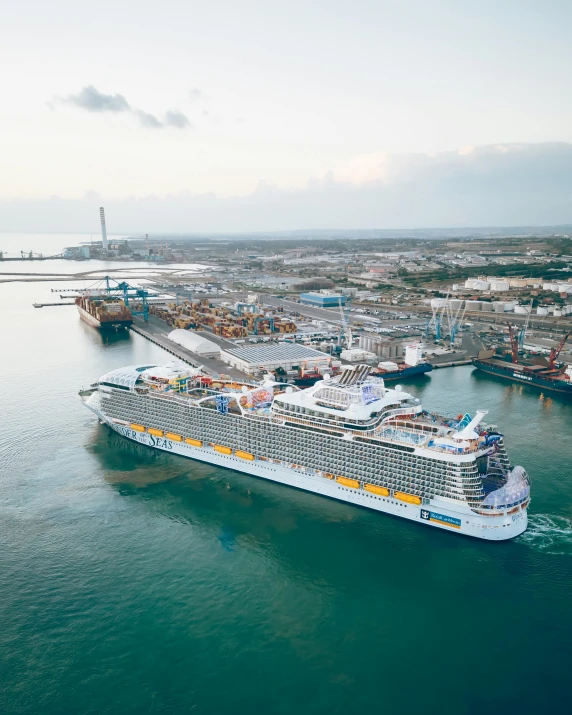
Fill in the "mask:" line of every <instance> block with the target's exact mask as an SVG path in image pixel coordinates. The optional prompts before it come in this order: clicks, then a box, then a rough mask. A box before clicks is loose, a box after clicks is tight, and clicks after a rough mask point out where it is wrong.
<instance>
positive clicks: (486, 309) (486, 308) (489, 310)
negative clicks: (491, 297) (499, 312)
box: [481, 301, 493, 313]
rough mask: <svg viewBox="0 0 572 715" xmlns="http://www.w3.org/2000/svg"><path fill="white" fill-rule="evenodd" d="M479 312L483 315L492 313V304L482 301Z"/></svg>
mask: <svg viewBox="0 0 572 715" xmlns="http://www.w3.org/2000/svg"><path fill="white" fill-rule="evenodd" d="M481 310H482V311H483V313H492V312H493V304H492V303H487V302H486V301H483V302H482V304H481Z"/></svg>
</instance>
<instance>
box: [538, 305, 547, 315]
mask: <svg viewBox="0 0 572 715" xmlns="http://www.w3.org/2000/svg"><path fill="white" fill-rule="evenodd" d="M536 315H548V308H542V307H541V306H538V308H537V309H536Z"/></svg>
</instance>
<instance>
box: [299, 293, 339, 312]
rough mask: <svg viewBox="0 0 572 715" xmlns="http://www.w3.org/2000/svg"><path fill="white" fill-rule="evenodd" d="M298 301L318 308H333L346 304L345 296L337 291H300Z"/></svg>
mask: <svg viewBox="0 0 572 715" xmlns="http://www.w3.org/2000/svg"><path fill="white" fill-rule="evenodd" d="M300 303H305V304H306V305H316V306H319V307H320V308H335V307H337V306H339V305H340V303H341V304H342V305H345V304H346V296H345V295H338V294H337V293H334V294H332V293H300Z"/></svg>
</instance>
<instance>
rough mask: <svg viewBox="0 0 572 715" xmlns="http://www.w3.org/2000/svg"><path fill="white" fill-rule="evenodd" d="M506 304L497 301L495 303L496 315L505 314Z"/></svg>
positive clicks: (502, 301)
mask: <svg viewBox="0 0 572 715" xmlns="http://www.w3.org/2000/svg"><path fill="white" fill-rule="evenodd" d="M505 305H506V303H505V302H504V300H495V301H494V302H493V310H494V312H495V313H503V312H504V307H505Z"/></svg>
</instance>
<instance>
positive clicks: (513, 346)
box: [507, 323, 518, 363]
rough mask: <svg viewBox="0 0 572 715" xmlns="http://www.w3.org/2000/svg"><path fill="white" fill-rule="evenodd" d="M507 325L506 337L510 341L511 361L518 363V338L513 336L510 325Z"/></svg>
mask: <svg viewBox="0 0 572 715" xmlns="http://www.w3.org/2000/svg"><path fill="white" fill-rule="evenodd" d="M507 325H508V337H509V340H510V354H511V360H512V362H513V363H517V362H518V337H517V335H515V332H514V330H513V328H512V325H511V324H510V323H507Z"/></svg>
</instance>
